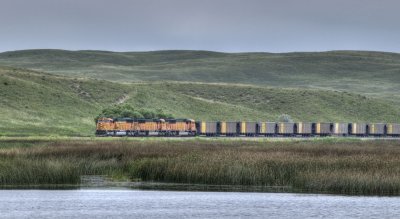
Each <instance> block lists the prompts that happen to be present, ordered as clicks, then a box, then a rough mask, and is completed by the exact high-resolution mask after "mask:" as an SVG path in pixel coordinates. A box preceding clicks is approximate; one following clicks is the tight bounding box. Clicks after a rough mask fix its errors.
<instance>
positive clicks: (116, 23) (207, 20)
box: [0, 0, 400, 52]
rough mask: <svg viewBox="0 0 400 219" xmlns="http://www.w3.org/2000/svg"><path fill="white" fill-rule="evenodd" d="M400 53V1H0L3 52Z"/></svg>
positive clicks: (0, 41)
mask: <svg viewBox="0 0 400 219" xmlns="http://www.w3.org/2000/svg"><path fill="white" fill-rule="evenodd" d="M34 48H35V49H36V48H58V49H69V50H81V49H96V50H113V51H147V50H166V49H195V50H215V51H225V52H244V51H260V52H289V51H326V50H376V51H391V52H400V1H399V0H276V1H272V0H0V51H9V50H21V49H34Z"/></svg>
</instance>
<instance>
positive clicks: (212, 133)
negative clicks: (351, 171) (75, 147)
mask: <svg viewBox="0 0 400 219" xmlns="http://www.w3.org/2000/svg"><path fill="white" fill-rule="evenodd" d="M96 136H129V137H139V136H160V137H162V136H164V137H173V136H175V137H183V136H209V137H314V136H319V137H325V136H340V137H347V136H354V137H400V124H398V123H360V122H358V123H345V122H254V121H195V120H193V119H134V118H99V119H98V120H97V122H96Z"/></svg>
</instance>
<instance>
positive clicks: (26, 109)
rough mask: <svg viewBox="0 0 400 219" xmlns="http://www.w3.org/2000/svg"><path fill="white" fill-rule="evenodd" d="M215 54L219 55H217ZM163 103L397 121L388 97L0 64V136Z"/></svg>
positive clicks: (200, 114) (55, 131)
mask: <svg viewBox="0 0 400 219" xmlns="http://www.w3.org/2000/svg"><path fill="white" fill-rule="evenodd" d="M3 55H4V54H3ZM215 55H216V56H218V55H219V54H215ZM121 103H128V104H132V105H134V106H136V107H140V108H149V109H156V108H162V109H164V111H166V112H168V113H172V114H173V115H175V116H176V117H185V118H193V119H196V120H203V119H205V120H216V119H220V120H239V119H242V120H260V119H262V120H276V119H277V117H278V116H279V115H281V114H283V113H286V114H289V115H291V116H292V118H294V119H295V120H298V121H299V120H301V121H371V122H379V121H390V122H400V117H399V116H398V115H399V114H400V109H399V107H398V106H396V105H393V104H392V103H391V102H390V101H387V100H384V99H377V98H372V97H369V96H363V95H359V94H354V93H349V92H339V91H330V90H317V89H306V88H277V87H269V86H255V85H234V84H215V83H214V84H210V83H189V82H136V83H120V82H110V81H107V80H99V79H91V78H71V77H66V76H63V75H55V74H50V73H44V72H38V71H33V70H27V69H20V68H14V67H0V105H1V107H0V120H1V122H0V135H3V136H29V135H43V136H48V135H63V136H68V135H69V136H90V135H93V133H94V129H95V124H94V120H93V118H94V117H95V116H96V115H97V114H98V113H99V112H100V111H101V109H102V108H103V107H105V106H109V105H112V104H121Z"/></svg>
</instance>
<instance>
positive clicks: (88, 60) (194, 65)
mask: <svg viewBox="0 0 400 219" xmlns="http://www.w3.org/2000/svg"><path fill="white" fill-rule="evenodd" d="M0 65H4V66H14V67H22V68H29V69H34V70H38V71H44V72H48V73H55V74H59V75H67V76H73V77H89V78H97V79H106V80H112V81H161V80H168V81H189V82H205V83H210V82H211V83H236V84H237V83H240V84H252V85H260V86H265V85H267V86H275V87H300V88H321V89H325V90H341V91H348V92H355V93H360V94H363V95H367V96H372V97H378V98H381V97H382V98H385V99H387V100H390V101H395V102H397V103H400V54H395V53H383V52H361V51H332V52H319V53H281V54H273V53H217V52H208V51H154V52H120V53H118V52H106V51H64V50H24V51H14V52H5V53H0Z"/></svg>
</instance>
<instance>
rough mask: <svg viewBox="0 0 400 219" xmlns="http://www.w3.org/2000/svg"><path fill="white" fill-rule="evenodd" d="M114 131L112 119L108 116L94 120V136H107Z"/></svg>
mask: <svg viewBox="0 0 400 219" xmlns="http://www.w3.org/2000/svg"><path fill="white" fill-rule="evenodd" d="M113 132H114V121H113V119H110V118H99V119H98V120H97V122H96V136H108V135H112V134H113Z"/></svg>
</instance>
